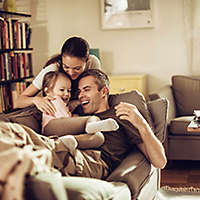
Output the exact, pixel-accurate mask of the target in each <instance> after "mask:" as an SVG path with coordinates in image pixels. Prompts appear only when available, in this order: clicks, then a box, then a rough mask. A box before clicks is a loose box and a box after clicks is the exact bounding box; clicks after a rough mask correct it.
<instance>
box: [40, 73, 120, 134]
mask: <svg viewBox="0 0 200 200" xmlns="http://www.w3.org/2000/svg"><path fill="white" fill-rule="evenodd" d="M42 92H43V96H51V98H52V100H51V103H52V104H53V105H54V107H55V110H56V111H55V113H54V115H50V114H48V113H45V112H43V118H42V130H43V132H44V133H45V127H46V126H47V125H48V123H49V122H50V121H51V120H52V119H56V118H63V117H65V118H70V117H76V119H77V120H75V123H73V126H76V127H80V123H85V124H84V126H85V131H86V132H87V133H89V134H92V133H96V132H100V131H113V130H117V129H118V124H117V122H116V121H115V120H114V119H112V118H109V119H105V120H101V121H100V119H99V118H98V117H96V116H87V117H77V116H73V115H72V113H71V110H70V109H69V99H70V97H71V78H70V76H69V75H67V74H66V73H64V72H61V71H51V72H48V73H47V74H46V75H45V76H44V80H43V84H42ZM83 119H84V120H83ZM66 123H67V121H66ZM71 126H72V124H69V129H70V128H73V127H71ZM57 128H59V127H57ZM76 131H77V130H76ZM80 131H81V130H80ZM80 131H79V133H80ZM67 133H70V134H72V132H71V131H68V130H66V133H63V134H62V135H65V134H67ZM76 133H77V132H75V133H74V134H76Z"/></svg>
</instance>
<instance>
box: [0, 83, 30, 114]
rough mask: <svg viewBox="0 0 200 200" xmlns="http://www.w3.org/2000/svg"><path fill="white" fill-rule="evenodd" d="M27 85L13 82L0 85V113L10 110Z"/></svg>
mask: <svg viewBox="0 0 200 200" xmlns="http://www.w3.org/2000/svg"><path fill="white" fill-rule="evenodd" d="M28 84H30V83H29V82H15V83H12V84H11V83H10V84H9V85H0V112H4V111H9V110H12V109H13V105H14V102H15V100H16V99H17V97H18V96H19V94H21V93H22V91H24V90H25V88H26V87H27V86H28Z"/></svg>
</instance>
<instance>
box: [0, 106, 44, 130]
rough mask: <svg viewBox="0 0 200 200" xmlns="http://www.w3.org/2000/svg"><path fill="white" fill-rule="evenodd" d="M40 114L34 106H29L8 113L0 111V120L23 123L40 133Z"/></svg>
mask: <svg viewBox="0 0 200 200" xmlns="http://www.w3.org/2000/svg"><path fill="white" fill-rule="evenodd" d="M41 119H42V114H41V112H40V111H39V110H38V109H37V108H36V107H35V106H29V107H26V108H22V109H17V110H16V111H13V112H10V113H6V114H5V113H1V114H0V121H9V122H15V123H19V124H23V125H25V126H28V127H30V128H32V129H33V130H34V131H36V132H37V133H41Z"/></svg>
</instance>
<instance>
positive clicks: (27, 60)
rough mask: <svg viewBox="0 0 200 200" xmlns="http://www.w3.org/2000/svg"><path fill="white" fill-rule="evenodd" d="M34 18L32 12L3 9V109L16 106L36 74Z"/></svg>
mask: <svg viewBox="0 0 200 200" xmlns="http://www.w3.org/2000/svg"><path fill="white" fill-rule="evenodd" d="M30 18H31V15H30V14H24V13H17V12H7V11H0V112H8V111H10V110H12V109H13V105H14V102H15V99H16V98H17V97H18V96H19V94H20V93H21V92H22V91H24V89H25V88H26V87H27V85H28V84H29V83H30V81H31V79H32V78H33V72H32V51H33V49H32V48H31V47H30V46H31V26H30Z"/></svg>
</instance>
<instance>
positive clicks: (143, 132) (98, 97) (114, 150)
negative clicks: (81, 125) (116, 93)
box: [45, 69, 166, 173]
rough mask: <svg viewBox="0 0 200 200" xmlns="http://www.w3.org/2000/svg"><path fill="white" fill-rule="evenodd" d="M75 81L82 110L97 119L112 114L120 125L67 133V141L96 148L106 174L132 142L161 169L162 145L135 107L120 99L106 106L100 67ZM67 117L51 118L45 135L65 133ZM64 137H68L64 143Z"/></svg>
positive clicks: (104, 79) (105, 86) (105, 82)
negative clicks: (96, 131) (106, 129)
mask: <svg viewBox="0 0 200 200" xmlns="http://www.w3.org/2000/svg"><path fill="white" fill-rule="evenodd" d="M78 80H79V85H78V87H79V100H80V102H81V104H82V108H83V111H84V113H85V114H86V115H88V114H92V115H93V114H94V115H97V116H98V117H99V118H100V119H106V118H109V117H112V118H114V119H115V120H116V121H117V122H118V124H119V126H120V128H119V129H118V130H117V131H113V132H103V137H102V135H101V134H96V135H88V134H80V135H74V136H71V137H70V140H71V139H72V138H73V140H74V141H75V142H74V144H76V143H77V144H78V148H79V149H88V148H97V147H99V150H100V151H101V157H100V159H102V162H105V163H106V164H107V165H108V168H107V166H106V165H105V170H109V171H108V173H110V172H111V171H113V170H114V169H115V168H116V167H117V166H118V165H119V164H120V162H121V161H122V160H123V159H124V158H125V156H126V155H127V152H128V150H130V148H133V146H135V145H137V147H138V148H139V149H140V150H141V151H142V152H143V153H144V155H145V156H146V157H147V159H149V160H150V162H151V163H152V164H153V165H154V166H155V167H156V168H163V167H164V166H165V164H166V157H165V152H164V148H163V146H162V144H161V142H160V141H159V140H158V139H157V137H156V136H155V134H154V133H153V131H152V130H151V128H150V126H149V124H148V123H147V121H146V120H145V119H144V117H143V116H142V115H141V114H140V112H139V111H138V109H137V108H136V106H134V105H131V104H128V103H122V102H121V103H120V104H119V105H117V106H115V108H110V106H109V103H108V95H109V89H108V87H109V79H108V77H107V75H106V74H105V73H103V72H102V71H100V70H97V69H91V70H88V71H86V72H83V73H82V74H81V75H80V77H79V79H78ZM69 120H73V119H68V118H67V119H64V118H62V119H55V120H52V121H51V122H50V123H49V124H48V125H47V127H46V129H45V131H46V134H47V135H58V136H62V135H65V133H67V128H66V126H67V127H68V124H69ZM54 127H59V129H55V128H54ZM83 130H84V129H83ZM67 140H68V137H66V143H67V142H68V141H67Z"/></svg>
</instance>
